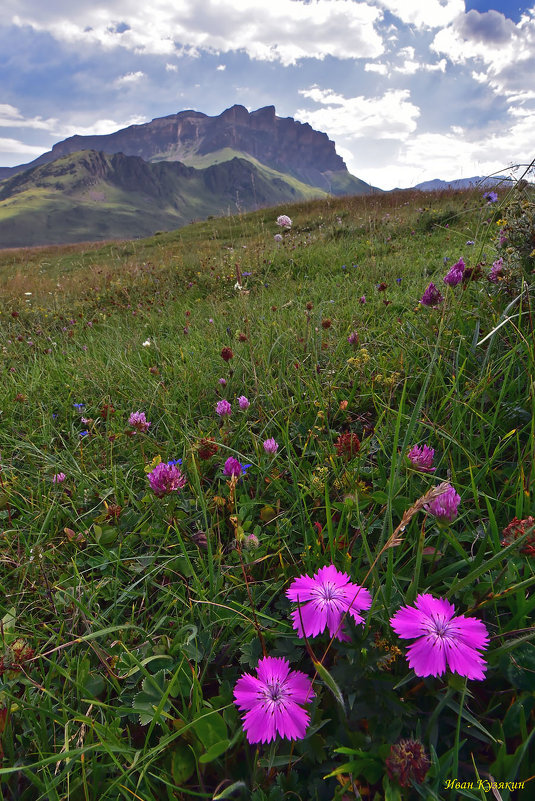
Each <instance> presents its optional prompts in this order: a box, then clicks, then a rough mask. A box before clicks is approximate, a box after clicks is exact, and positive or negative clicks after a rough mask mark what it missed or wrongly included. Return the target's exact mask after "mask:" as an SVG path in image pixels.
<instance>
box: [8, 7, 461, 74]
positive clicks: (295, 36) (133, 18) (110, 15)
mask: <svg viewBox="0 0 535 801" xmlns="http://www.w3.org/2000/svg"><path fill="white" fill-rule="evenodd" d="M427 1H428V2H436V3H438V0H427ZM453 1H454V0H448V2H450V3H451V2H453ZM411 2H412V0H411ZM4 6H7V8H6V7H4V9H3V17H4V19H6V18H9V16H10V11H11V13H12V15H13V16H12V20H13V23H14V24H15V25H21V26H22V25H29V26H31V27H33V28H34V29H36V30H46V31H48V32H50V33H51V34H52V35H53V36H55V37H56V38H57V39H60V40H62V41H66V42H70V43H73V44H78V45H79V44H80V43H88V44H90V43H95V44H99V45H100V46H102V47H105V48H114V47H124V48H127V49H129V50H132V51H134V52H137V53H151V54H166V55H170V54H172V53H181V52H182V53H188V54H190V55H195V54H196V53H198V52H199V51H207V52H212V53H228V52H231V51H242V52H246V53H247V54H248V55H249V56H250V57H251V58H253V59H256V60H259V61H279V62H281V63H282V64H284V65H285V66H288V65H291V64H295V63H296V62H297V61H299V60H301V59H310V58H316V59H324V58H325V57H326V56H330V55H335V56H336V57H337V58H343V59H360V58H376V57H377V56H380V55H381V53H382V52H383V43H382V40H381V38H380V36H379V34H378V33H377V31H376V30H375V27H374V24H375V23H376V22H378V21H379V20H380V19H381V17H382V12H381V11H380V9H378V8H377V7H376V6H375V5H372V4H370V3H369V2H366V0H361V2H353V0H314V2H311V3H305V2H301V1H300V0H299V2H297V0H270V2H269V3H266V2H265V0H240V3H236V2H235V0H204V2H203V3H202V4H201V3H197V2H196V0H181V2H180V3H176V2H174V1H173V0H160V2H158V3H153V4H141V3H139V1H138V0H108V2H107V3H106V7H105V8H104V7H103V6H102V5H99V4H95V3H94V2H93V0H78V1H77V2H76V3H74V4H73V3H69V4H67V3H66V2H60V0H57V1H56V2H54V1H53V0H51V2H47V3H39V4H37V3H36V2H35V0H4ZM110 19H120V20H121V23H120V24H116V23H114V24H112V25H110Z"/></svg>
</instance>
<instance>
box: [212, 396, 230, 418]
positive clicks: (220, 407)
mask: <svg viewBox="0 0 535 801" xmlns="http://www.w3.org/2000/svg"><path fill="white" fill-rule="evenodd" d="M215 410H216V412H217V413H218V415H219V416H220V417H229V416H230V415H231V414H232V407H231V405H230V403H229V402H228V400H220V401H218V402H217V403H216V407H215Z"/></svg>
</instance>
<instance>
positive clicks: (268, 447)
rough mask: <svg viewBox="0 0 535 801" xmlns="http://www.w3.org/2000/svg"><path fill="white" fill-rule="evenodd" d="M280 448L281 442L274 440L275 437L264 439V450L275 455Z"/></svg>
mask: <svg viewBox="0 0 535 801" xmlns="http://www.w3.org/2000/svg"><path fill="white" fill-rule="evenodd" d="M278 448H279V443H278V442H277V441H276V440H274V439H273V437H270V438H269V439H266V440H264V451H265V452H266V453H269V454H271V455H272V456H273V455H274V454H275V453H277V450H278Z"/></svg>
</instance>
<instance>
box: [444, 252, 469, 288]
mask: <svg viewBox="0 0 535 801" xmlns="http://www.w3.org/2000/svg"><path fill="white" fill-rule="evenodd" d="M465 267H466V265H465V263H464V261H463V259H462V258H460V259H459V261H458V262H456V263H455V264H453V265H452V266H451V267H450V269H449V270H448V272H447V273H446V275H445V276H444V283H445V284H448V285H449V286H457V284H460V283H461V281H462V280H463V273H464V268H465Z"/></svg>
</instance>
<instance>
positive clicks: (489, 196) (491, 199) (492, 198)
mask: <svg viewBox="0 0 535 801" xmlns="http://www.w3.org/2000/svg"><path fill="white" fill-rule="evenodd" d="M483 197H484V199H485V200H486V201H487V203H497V202H498V194H497V192H485V194H484V195H483Z"/></svg>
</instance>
